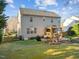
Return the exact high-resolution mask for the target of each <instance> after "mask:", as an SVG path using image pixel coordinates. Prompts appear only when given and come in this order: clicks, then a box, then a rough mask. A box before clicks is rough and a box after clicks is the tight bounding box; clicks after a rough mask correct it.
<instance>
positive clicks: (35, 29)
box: [27, 28, 37, 34]
mask: <svg viewBox="0 0 79 59" xmlns="http://www.w3.org/2000/svg"><path fill="white" fill-rule="evenodd" d="M33 29H34V30H33ZM33 29H32V28H27V34H34V33H37V28H33Z"/></svg>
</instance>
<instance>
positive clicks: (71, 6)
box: [5, 0, 79, 20]
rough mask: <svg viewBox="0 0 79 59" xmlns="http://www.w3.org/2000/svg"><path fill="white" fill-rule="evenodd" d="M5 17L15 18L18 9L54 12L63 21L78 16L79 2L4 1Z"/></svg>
mask: <svg viewBox="0 0 79 59" xmlns="http://www.w3.org/2000/svg"><path fill="white" fill-rule="evenodd" d="M6 3H8V5H7V6H6V8H5V10H6V11H5V14H6V15H7V16H17V12H18V10H19V8H20V7H22V8H30V9H36V10H45V11H50V12H55V13H57V14H58V15H60V16H61V18H62V19H63V20H64V19H66V18H68V17H71V16H79V0H6Z"/></svg>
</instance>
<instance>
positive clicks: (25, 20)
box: [21, 16, 60, 38]
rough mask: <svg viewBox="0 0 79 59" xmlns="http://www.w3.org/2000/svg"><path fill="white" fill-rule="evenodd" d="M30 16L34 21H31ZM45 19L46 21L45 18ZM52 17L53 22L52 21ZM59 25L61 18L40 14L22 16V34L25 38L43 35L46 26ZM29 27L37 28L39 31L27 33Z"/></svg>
mask: <svg viewBox="0 0 79 59" xmlns="http://www.w3.org/2000/svg"><path fill="white" fill-rule="evenodd" d="M30 17H32V18H33V22H30ZM43 19H45V21H44V20H43ZM51 19H52V20H53V22H51ZM52 25H57V27H58V28H59V27H60V18H51V17H40V16H21V35H22V36H23V37H24V38H28V37H35V36H37V35H40V36H42V35H43V34H44V29H45V27H48V26H52ZM27 28H31V29H32V28H37V33H33V34H27Z"/></svg>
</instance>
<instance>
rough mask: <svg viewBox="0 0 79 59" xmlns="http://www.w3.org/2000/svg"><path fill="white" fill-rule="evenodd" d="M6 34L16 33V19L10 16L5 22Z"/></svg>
mask: <svg viewBox="0 0 79 59" xmlns="http://www.w3.org/2000/svg"><path fill="white" fill-rule="evenodd" d="M6 31H7V32H9V33H10V32H16V31H17V17H15V16H11V17H9V19H8V20H7V26H6Z"/></svg>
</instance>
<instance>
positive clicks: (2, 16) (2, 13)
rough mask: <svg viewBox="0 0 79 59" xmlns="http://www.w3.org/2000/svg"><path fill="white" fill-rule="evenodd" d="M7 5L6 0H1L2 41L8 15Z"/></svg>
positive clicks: (0, 36)
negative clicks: (6, 13)
mask: <svg viewBox="0 0 79 59" xmlns="http://www.w3.org/2000/svg"><path fill="white" fill-rule="evenodd" d="M6 5H7V3H6V2H5V0H0V43H1V42H2V36H3V29H4V27H5V25H6V16H5V14H4V11H5V7H6Z"/></svg>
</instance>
